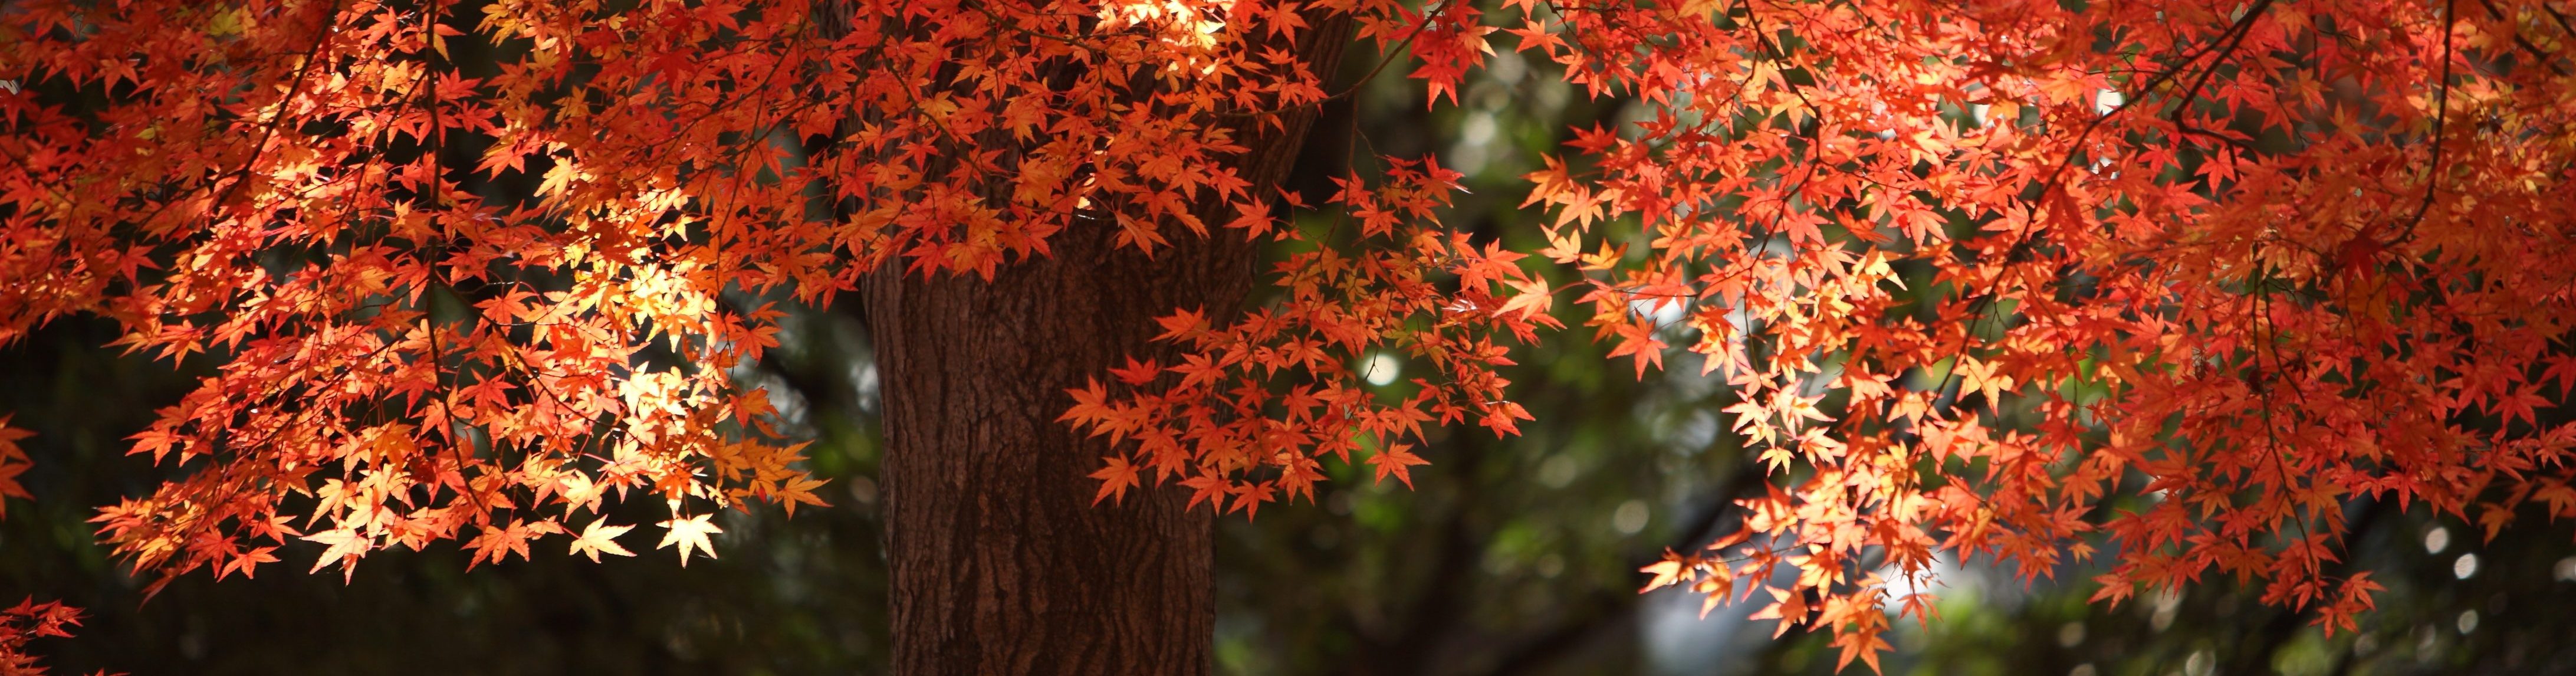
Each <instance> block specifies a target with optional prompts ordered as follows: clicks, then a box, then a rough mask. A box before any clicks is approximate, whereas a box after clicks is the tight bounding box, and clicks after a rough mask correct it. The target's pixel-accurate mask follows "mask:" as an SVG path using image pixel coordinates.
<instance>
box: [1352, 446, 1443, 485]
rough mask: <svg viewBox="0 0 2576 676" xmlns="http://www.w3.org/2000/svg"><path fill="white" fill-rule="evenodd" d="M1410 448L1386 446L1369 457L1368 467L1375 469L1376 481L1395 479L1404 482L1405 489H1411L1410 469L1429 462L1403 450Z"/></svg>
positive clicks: (1411, 474) (1411, 477) (1429, 462)
mask: <svg viewBox="0 0 2576 676" xmlns="http://www.w3.org/2000/svg"><path fill="white" fill-rule="evenodd" d="M1411 447H1412V446H1411V445H1410V444H1394V445H1390V446H1387V447H1386V448H1385V449H1384V450H1380V451H1378V452H1377V454H1376V455H1372V456H1369V459H1368V463H1369V466H1371V467H1375V468H1377V480H1378V481H1385V480H1386V478H1387V477H1389V476H1392V477H1395V479H1396V480H1397V481H1402V482H1404V487H1405V488H1412V487H1413V473H1412V470H1411V467H1412V466H1413V465H1428V464H1431V461H1429V460H1424V459H1422V456H1418V455H1414V454H1413V453H1412V452H1411V451H1408V450H1405V449H1407V448H1411Z"/></svg>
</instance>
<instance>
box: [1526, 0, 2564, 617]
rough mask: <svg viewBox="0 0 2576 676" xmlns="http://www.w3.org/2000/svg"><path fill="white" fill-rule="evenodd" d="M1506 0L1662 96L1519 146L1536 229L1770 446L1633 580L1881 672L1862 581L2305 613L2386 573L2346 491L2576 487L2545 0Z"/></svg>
mask: <svg viewBox="0 0 2576 676" xmlns="http://www.w3.org/2000/svg"><path fill="white" fill-rule="evenodd" d="M1514 4H1517V5H1520V6H1522V7H1524V8H1525V9H1526V10H1527V14H1528V16H1529V17H1530V18H1529V19H1528V21H1527V23H1526V24H1525V25H1524V27H1522V28H1519V29H1515V30H1514V31H1513V32H1514V34H1516V35H1520V36H1521V37H1522V38H1523V39H1522V42H1521V45H1520V46H1521V48H1522V49H1524V50H1530V51H1535V52H1537V53H1540V54H1544V55H1546V56H1548V57H1550V58H1552V59H1554V60H1555V61H1556V62H1557V63H1559V64H1562V65H1563V66H1564V67H1565V69H1566V73H1567V77H1568V78H1569V79H1570V80H1572V81H1573V82H1576V83H1579V84H1584V85H1587V86H1590V87H1593V88H1594V89H1595V90H1596V91H1603V92H1610V91H1616V92H1623V93H1628V94H1631V95H1634V96H1637V97H1639V98H1641V99H1643V100H1646V101H1650V102H1654V103H1656V104H1658V105H1657V106H1656V107H1655V114H1654V116H1653V118H1652V119H1648V120H1645V121H1643V122H1641V123H1639V124H1637V125H1636V126H1635V127H1633V128H1629V129H1623V130H1621V131H1620V133H1610V132H1593V133H1587V134H1583V135H1582V136H1581V138H1579V139H1578V140H1577V141H1575V142H1574V143H1573V144H1572V145H1573V147H1574V148H1575V150H1576V151H1577V152H1576V154H1575V156H1574V157H1573V158H1572V159H1571V160H1570V161H1568V162H1566V163H1564V164H1552V165H1550V167H1549V168H1548V169H1547V170H1545V171H1541V172H1538V173H1536V174H1533V175H1532V176H1531V178H1532V179H1533V180H1534V181H1536V183H1537V184H1538V185H1537V187H1536V191H1535V192H1534V193H1533V195H1532V199H1533V200H1535V201H1539V202H1543V203H1545V204H1547V205H1549V206H1550V207H1552V208H1553V209H1554V211H1555V213H1556V214H1557V218H1556V219H1555V221H1554V223H1553V225H1552V226H1550V232H1551V233H1552V234H1551V237H1552V238H1553V239H1555V240H1556V241H1558V242H1559V244H1558V245H1557V246H1555V247H1554V248H1552V249H1550V250H1549V251H1548V252H1546V253H1547V254H1548V255H1549V256H1551V257H1553V258H1554V259H1555V260H1557V261H1559V262H1561V263H1565V264H1570V265H1573V266H1574V267H1576V268H1578V269H1579V270H1580V271H1581V272H1582V273H1583V274H1584V275H1585V282H1587V283H1588V284H1590V285H1591V288H1592V289H1594V291H1593V292H1592V293H1591V294H1590V295H1589V296H1588V297H1587V298H1586V299H1585V300H1586V301H1587V302H1589V303H1590V304H1591V305H1592V306H1593V308H1594V313H1593V317H1592V319H1591V321H1590V324H1592V325H1593V326H1595V327H1597V328H1598V330H1599V331H1600V332H1601V333H1602V334H1603V335H1605V336H1606V337H1608V338H1609V339H1611V340H1615V341H1618V343H1619V344H1620V345H1621V346H1622V347H1621V350H1622V351H1623V352H1627V353H1630V354H1633V355H1635V356H1636V358H1637V359H1638V360H1640V362H1641V366H1642V364H1643V363H1651V362H1655V361H1657V360H1659V359H1660V355H1661V354H1662V353H1663V351H1662V348H1663V345H1662V344H1661V343H1660V339H1659V336H1675V335H1682V336H1688V335H1690V334H1696V340H1695V341H1692V342H1690V343H1689V344H1688V345H1689V349H1691V350H1692V351H1694V352H1697V353H1700V354H1702V355H1704V356H1705V360H1704V361H1703V362H1702V368H1703V369H1705V370H1707V371H1713V372H1717V373H1720V374H1722V375H1723V376H1724V377H1725V378H1726V379H1727V381H1728V382H1729V383H1731V384H1732V385H1733V386H1734V387H1735V388H1736V391H1737V395H1738V398H1739V400H1740V403H1738V404H1736V405H1735V406H1733V407H1731V408H1730V409H1729V410H1730V412H1732V413H1734V414H1735V422H1734V428H1735V430H1736V431H1737V432H1739V433H1741V434H1744V435H1747V437H1748V438H1749V439H1750V440H1751V441H1752V442H1753V444H1754V445H1755V446H1756V447H1757V448H1759V449H1761V450H1760V458H1759V461H1760V462H1761V463H1763V464H1764V465H1765V467H1766V468H1768V470H1769V471H1770V473H1771V474H1772V476H1773V477H1774V478H1775V482H1774V485H1773V486H1771V487H1770V488H1769V490H1768V492H1767V494H1766V495H1764V496H1762V497H1758V498H1754V499H1751V500H1747V501H1744V506H1745V507H1746V509H1747V511H1748V516H1747V518H1746V520H1745V522H1744V523H1743V524H1742V527H1741V529H1740V530H1739V531H1737V532H1734V533H1732V534H1730V535H1728V536H1727V537H1725V538H1723V539H1720V540H1719V541H1718V542H1716V543H1714V544H1712V545H1711V546H1710V547H1709V548H1708V549H1707V550H1704V551H1698V552H1692V553H1679V554H1674V555H1672V556H1671V557H1670V558H1669V559H1668V560H1667V561H1665V562H1663V563H1659V564H1657V565H1655V566H1651V567H1649V568H1648V572H1650V573H1653V574H1654V575H1655V577H1654V579H1653V580H1652V581H1651V583H1650V584H1649V588H1653V587H1660V586H1664V585H1685V586H1689V587H1690V588H1691V589H1693V590H1694V591H1696V592H1699V593H1702V594H1706V595H1707V597H1708V600H1709V602H1710V604H1712V605H1714V604H1716V603H1719V602H1721V601H1722V600H1723V599H1726V598H1730V597H1733V596H1737V595H1743V594H1750V593H1751V592H1752V591H1754V589H1755V588H1757V587H1759V588H1762V589H1763V590H1764V591H1765V592H1767V595H1768V596H1770V597H1771V599H1772V601H1773V602H1772V603H1770V604H1769V605H1768V606H1766V607H1764V608H1763V609H1761V611H1760V612H1759V613H1757V615H1758V616H1761V617H1777V618H1781V619H1782V620H1783V626H1784V628H1785V626H1788V625H1797V624H1804V625H1807V626H1811V627H1818V628H1829V629H1830V630H1831V631H1832V632H1833V633H1834V635H1835V637H1834V642H1835V644H1836V645H1837V646H1839V647H1841V648H1842V659H1843V660H1845V662H1846V663H1848V661H1849V660H1851V659H1854V658H1855V657H1858V658H1861V659H1865V660H1869V661H1870V662H1871V664H1872V665H1873V666H1875V655H1876V653H1878V652H1879V651H1882V650H1884V649H1885V647H1886V643H1885V642H1884V640H1883V639H1881V638H1880V637H1879V634H1880V633H1881V632H1882V631H1883V630H1884V629H1885V627H1886V622H1887V617H1888V615H1887V614H1885V613H1884V612H1883V611H1882V607H1883V605H1884V604H1886V603H1888V602H1889V600H1887V599H1885V598H1883V596H1882V595H1883V593H1884V592H1882V589H1883V588H1884V587H1885V585H1886V584H1887V582H1888V581H1889V578H1893V577H1897V576H1905V577H1911V578H1916V581H1918V582H1921V581H1923V580H1921V579H1920V578H1921V577H1922V576H1924V575H1925V574H1926V571H1927V569H1928V566H1929V565H1930V564H1931V562H1932V561H1933V559H1934V557H1935V556H1936V555H1941V554H1942V553H1945V552H1946V553H1947V554H1948V555H1951V556H1958V557H1962V558H1964V557H1966V556H1971V555H1992V556H1995V557H1997V558H1998V559H1999V560H2001V561H2004V562H2008V563H2009V564H2010V565H2013V566H2015V567H2016V568H2017V569H2018V571H2019V573H2020V574H2021V575H2022V576H2023V577H2024V578H2025V579H2029V578H2034V577H2037V576H2042V575H2049V574H2051V572H2052V571H2053V570H2055V569H2056V568H2057V567H2058V566H2059V565H2060V564H2061V563H2063V562H2065V561H2066V560H2068V559H2070V558H2072V559H2076V560H2081V559H2085V558H2087V557H2089V556H2090V555H2092V554H2093V553H2094V552H2095V551H2096V550H2097V547H2108V548H2110V549H2112V550H2114V551H2117V552H2119V558H2118V562H2117V564H2116V565H2114V566H2112V567H2111V569H2110V572H2109V573H2107V574H2104V575H2102V576H2100V577H2099V578H2098V580H2097V581H2098V582H2099V583H2100V584H2101V591H2100V592H2099V593H2098V594H2097V595H2096V597H2095V598H2097V599H2108V600H2111V601H2113V602H2115V603H2116V602H2117V601H2119V600H2121V599H2125V598H2127V597H2129V596H2131V595H2132V594H2135V593H2136V591H2137V590H2138V589H2139V588H2140V587H2141V586H2145V587H2150V588H2154V587H2168V586H2174V585H2180V584H2184V583H2188V582H2192V581H2197V580H2201V579H2203V578H2204V577H2205V576H2207V575H2209V574H2211V573H2223V574H2228V575H2232V576H2234V577H2236V578H2237V579H2239V580H2254V581H2260V582H2261V583H2263V584H2264V585H2266V586H2265V587H2264V589H2265V593H2264V599H2265V601H2267V602H2270V603H2276V604H2281V605H2285V606H2291V607H2297V608H2303V609H2312V610H2315V611H2317V614H2316V616H2315V621H2316V622H2318V623H2320V624H2323V625H2324V626H2326V627H2327V628H2328V630H2329V631H2331V630H2333V629H2335V628H2337V627H2341V628H2350V627H2351V626H2352V622H2353V616H2354V615H2355V614H2356V613H2358V612H2360V611H2362V610H2365V609H2367V608H2369V607H2370V603H2371V600H2370V593H2371V591H2372V590H2374V589H2377V585H2376V584H2375V583H2372V582H2371V581H2370V580H2369V577H2368V573H2367V572H2351V571H2345V570H2343V569H2342V568H2340V567H2339V566H2338V565H2336V564H2337V563H2338V556H2339V555H2338V554H2337V552H2338V551H2339V550H2340V549H2341V547H2340V534H2341V533H2342V532H2343V528H2344V525H2345V524H2344V518H2345V514H2346V513H2347V506H2348V503H2349V502H2350V501H2353V500H2358V499H2379V500H2393V501H2396V502H2397V503H2399V504H2400V505H2415V504H2422V505H2426V506H2429V507H2430V508H2431V509H2432V510H2433V511H2434V512H2436V513H2440V514H2445V515H2453V516H2459V517H2462V518H2472V519H2475V520H2477V521H2478V522H2479V523H2482V524H2485V525H2487V527H2488V528H2489V532H2490V534H2492V532H2493V529H2494V528H2498V527H2501V526H2502V525H2503V524H2504V523H2505V522H2506V521H2509V520H2510V519H2512V518H2513V514H2514V510H2515V508H2516V507H2518V506H2520V505H2521V504H2523V503H2525V502H2529V501H2532V500H2534V499H2538V500H2539V501H2542V502H2545V503H2547V505H2546V507H2547V510H2548V511H2549V512H2550V514H2552V515H2553V516H2564V515H2576V500H2571V498H2576V495H2571V494H2569V493H2568V489H2567V487H2566V482H2567V480H2568V477H2569V471H2570V470H2569V467H2568V465H2567V461H2568V460H2569V452H2570V450H2571V446H2576V426H2571V425H2570V424H2568V423H2566V422H2564V421H2565V420H2566V418H2565V416H2564V415H2563V411H2561V412H2560V413H2561V415H2559V416H2557V417H2556V418H2555V420H2557V421H2558V422H2549V421H2550V420H2552V418H2551V417H2550V416H2549V415H2545V414H2546V413H2548V410H2549V409H2550V408H2551V407H2552V406H2555V404H2553V403H2552V402H2564V401H2565V400H2566V396H2567V393H2568V389H2569V387H2570V385H2571V384H2576V358H2571V354H2576V350H2571V349H2570V348H2571V347H2576V334H2571V328H2576V327H2571V322H2576V267H2571V266H2569V265H2567V264H2566V262H2567V261H2570V260H2576V221H2571V220H2570V218H2569V214H2568V212H2567V211H2566V209H2565V206H2564V205H2566V204H2569V203H2571V200H2576V185H2571V183H2570V178H2571V176H2570V174H2569V172H2570V167H2571V166H2576V145H2572V144H2571V143H2570V139H2571V138H2576V137H2571V136H2570V135H2569V134H2570V131H2571V130H2570V127H2569V123H2570V122H2571V121H2576V109H2570V108H2569V107H2567V105H2566V101H2567V100H2568V98H2567V92H2569V91H2570V84H2571V82H2570V81H2569V79H2568V75H2567V73H2568V72H2569V69H2570V68H2571V67H2576V63H2571V62H2569V61H2568V60H2567V59H2566V58H2564V57H2563V56H2556V55H2560V54H2564V53H2565V52H2564V51H2563V49H2564V47H2565V46H2567V45H2576V32H2568V31H2566V30H2564V29H2565V26H2564V25H2562V24H2560V23H2558V22H2557V21H2558V19H2556V18H2554V17H2556V16H2557V10H2556V9H2555V8H2553V7H2552V6H2550V5H2548V4H2546V3H2538V2H2495V3H2487V2H2479V3H2474V4H2470V3H2456V6H2454V3H2429V4H2428V3H2405V2H2372V3H2348V2H2286V1H2285V2H2272V1H2257V2H2253V3H2239V2H2235V0H2227V1H2225V2H2204V1H2198V0H2179V1H2167V2H2129V3H2098V2H2097V3H2059V2H2053V1H2044V2H1987V3H1968V4H1964V5H1963V4H1960V3H1952V2H1908V1H1902V0H1897V1H1886V2H1859V3H1803V2H1765V1H1762V0H1747V1H1742V2H1724V3H1698V4H1694V3H1678V4H1671V5H1659V8H1658V9H1657V10H1655V11H1645V10H1640V9H1636V8H1630V7H1595V6H1575V5H1564V4H1552V3H1536V4H1533V3H1529V2H1520V3H1514ZM1587 243H1598V244H1599V245H1600V246H1601V247H1605V249H1604V250H1602V251H1601V252H1599V253H1595V254H1585V253H1584V250H1583V246H1584V245H1585V244H1587ZM1623 246H1626V247H1635V246H1642V247H1643V248H1644V251H1643V252H1634V251H1622V250H1621V247H1623ZM1640 253H1642V255H1640ZM1898 269H1915V270H1928V271H1929V278H1928V284H1926V283H1924V282H1917V283H1916V284H1915V288H1905V286H1904V282H1903V278H1902V277H1901V276H1899V275H1896V274H1893V272H1894V271H1895V270H1898ZM1918 279H1919V278H1918ZM1640 299H1646V300H1649V301H1651V302H1654V303H1666V302H1677V303H1681V304H1682V306H1683V309H1684V310H1685V311H1686V315H1685V316H1686V317H1687V320H1686V323H1687V326H1686V327H1685V328H1683V329H1681V330H1668V331H1658V327H1655V326H1652V325H1651V324H1650V321H1651V320H1649V319H1648V317H1649V316H1650V315H1649V314H1647V313H1641V312H1638V311H1636V310H1635V306H1636V305H1637V303H1638V301H1639V300H1640ZM2120 496H2138V497H2137V498H2122V499H2117V500H2115V499H2114V498H2118V497H2120ZM2104 534H2106V536H2105V535H2104ZM1873 561H1883V562H1884V563H1883V565H1884V567H1883V568H1880V569H1879V570H1881V571H1882V572H1880V573H1871V572H1869V571H1870V566H1872V565H1873V564H1872V563H1871V562H1873ZM1783 566H1787V567H1791V568H1794V569H1795V570H1796V571H1797V575H1795V576H1794V579H1795V582H1794V583H1793V584H1790V585H1789V586H1786V587H1773V586H1770V585H1771V584H1772V583H1769V582H1766V581H1769V580H1773V579H1776V578H1774V577H1772V575H1771V574H1772V572H1773V571H1774V570H1775V569H1778V568H1780V567H1783ZM1738 580H1745V581H1750V582H1749V583H1748V584H1746V585H1744V586H1742V587H1740V588H1739V587H1738V586H1737V584H1736V583H1737V581H1738ZM1917 588H1921V587H1920V586H1918V587H1917ZM1901 602H1902V604H1903V611H1904V612H1905V613H1907V614H1911V615H1915V616H1917V617H1922V616H1924V615H1926V614H1927V613H1928V610H1929V606H1928V605H1927V604H1926V602H1925V599H1924V598H1922V597H1919V596H1914V597H1907V598H1904V599H1902V600H1901Z"/></svg>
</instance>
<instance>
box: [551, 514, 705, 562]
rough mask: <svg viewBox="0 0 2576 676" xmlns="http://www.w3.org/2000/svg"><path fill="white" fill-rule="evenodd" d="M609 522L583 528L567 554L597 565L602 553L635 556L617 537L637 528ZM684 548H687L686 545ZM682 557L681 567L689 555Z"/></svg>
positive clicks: (594, 521) (599, 520) (598, 522)
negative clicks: (576, 555) (585, 556)
mask: <svg viewBox="0 0 2576 676" xmlns="http://www.w3.org/2000/svg"><path fill="white" fill-rule="evenodd" d="M607 521H608V520H607V519H596V520H593V521H591V522H590V525H588V526H583V527H582V528H581V535H579V536H576V537H574V538H573V540H572V547H571V548H570V549H568V550H566V551H565V553H567V554H583V555H588V556H589V557H590V560H591V562H593V563H597V562H598V561H599V555H600V554H602V553H607V554H614V555H617V556H634V555H635V553H634V552H630V551H626V548H625V547H623V546H619V545H618V544H617V536H620V535H625V534H626V531H630V530H634V529H635V527H634V526H609V525H606V523H607ZM701 542H703V538H701ZM665 544H668V543H665ZM683 547H684V548H685V545H684V546H683ZM681 556H682V558H681V565H683V566H685V565H688V560H687V554H686V553H685V551H684V552H683V553H682V555H681ZM707 556H709V557H710V558H712V557H714V556H715V550H713V549H709V550H708V551H707Z"/></svg>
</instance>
